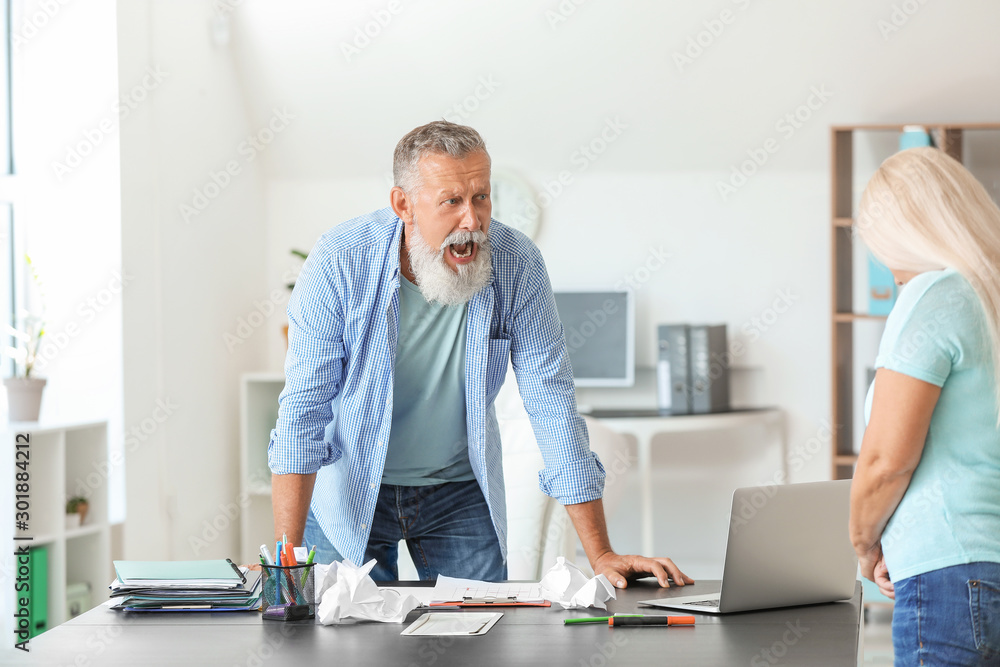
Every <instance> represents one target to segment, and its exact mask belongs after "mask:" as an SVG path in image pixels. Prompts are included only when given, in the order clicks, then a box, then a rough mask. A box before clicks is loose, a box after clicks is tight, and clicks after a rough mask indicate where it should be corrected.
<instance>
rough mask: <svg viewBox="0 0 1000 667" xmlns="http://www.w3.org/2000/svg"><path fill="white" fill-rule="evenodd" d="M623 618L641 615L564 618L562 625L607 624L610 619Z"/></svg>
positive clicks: (640, 615) (639, 615)
mask: <svg viewBox="0 0 1000 667" xmlns="http://www.w3.org/2000/svg"><path fill="white" fill-rule="evenodd" d="M625 616H629V617H632V618H640V617H642V614H615V615H614V616H584V617H583V618H566V619H563V624H564V625H575V624H577V623H607V622H608V621H610V620H611V619H612V618H623V617H625Z"/></svg>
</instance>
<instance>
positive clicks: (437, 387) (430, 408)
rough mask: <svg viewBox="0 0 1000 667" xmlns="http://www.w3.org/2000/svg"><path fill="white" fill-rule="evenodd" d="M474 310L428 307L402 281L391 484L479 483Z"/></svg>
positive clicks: (388, 469) (387, 474) (386, 471)
mask: <svg viewBox="0 0 1000 667" xmlns="http://www.w3.org/2000/svg"><path fill="white" fill-rule="evenodd" d="M466 321H467V308H466V306H465V305H464V304H463V305H461V306H444V305H441V304H439V303H434V304H432V303H428V301H427V300H426V299H424V296H423V294H421V293H420V288H418V287H417V286H416V285H414V284H413V283H411V282H410V281H409V280H407V279H406V278H404V277H403V276H402V274H401V275H400V281H399V339H398V340H399V342H398V343H397V345H396V367H395V372H394V377H393V387H392V428H391V429H390V431H389V447H388V451H387V452H386V456H385V467H384V468H383V470H382V483H383V484H398V485H400V486H427V485H430V484H441V483H444V482H467V481H470V480H473V479H475V478H476V476H475V474H473V472H472V464H471V463H469V447H468V437H467V436H466V431H465V326H466Z"/></svg>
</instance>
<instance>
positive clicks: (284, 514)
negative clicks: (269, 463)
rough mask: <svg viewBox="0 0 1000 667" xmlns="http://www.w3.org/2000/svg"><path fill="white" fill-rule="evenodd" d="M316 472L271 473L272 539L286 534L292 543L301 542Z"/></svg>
mask: <svg viewBox="0 0 1000 667" xmlns="http://www.w3.org/2000/svg"><path fill="white" fill-rule="evenodd" d="M315 484H316V473H311V474H309V475H296V474H288V475H275V474H272V475H271V505H272V506H273V508H274V539H275V541H278V540H280V539H282V535H287V536H288V540H289V541H290V542H291V543H292V544H302V533H303V531H304V530H305V527H306V514H307V513H308V511H309V501H310V500H312V492H313V485H315Z"/></svg>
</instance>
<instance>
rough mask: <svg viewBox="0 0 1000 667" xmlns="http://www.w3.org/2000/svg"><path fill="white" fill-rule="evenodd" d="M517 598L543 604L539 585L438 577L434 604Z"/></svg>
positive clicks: (433, 595) (520, 600)
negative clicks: (465, 599)
mask: <svg viewBox="0 0 1000 667" xmlns="http://www.w3.org/2000/svg"><path fill="white" fill-rule="evenodd" d="M467 597H471V598H483V597H494V598H503V597H515V598H517V601H518V602H541V601H543V600H544V599H545V598H544V597H542V589H541V588H540V587H539V585H538V584H537V583H530V582H528V583H502V584H498V583H493V582H489V581H476V580H475V579H456V578H455V577H446V576H444V575H438V578H437V582H436V583H435V584H434V589H433V593H432V600H433V601H434V602H457V601H460V600H462V599H463V598H467Z"/></svg>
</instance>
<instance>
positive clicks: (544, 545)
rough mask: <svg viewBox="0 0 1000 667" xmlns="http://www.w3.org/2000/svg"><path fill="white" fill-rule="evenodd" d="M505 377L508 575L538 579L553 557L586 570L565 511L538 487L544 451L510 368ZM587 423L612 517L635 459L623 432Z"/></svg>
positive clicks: (500, 415)
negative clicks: (578, 555) (602, 472)
mask: <svg viewBox="0 0 1000 667" xmlns="http://www.w3.org/2000/svg"><path fill="white" fill-rule="evenodd" d="M507 378H508V379H507V382H506V383H505V384H504V386H503V388H502V389H501V390H500V395H499V396H498V397H497V403H496V407H497V421H498V423H499V426H500V439H501V442H502V444H503V473H504V485H505V487H506V496H507V576H508V577H509V578H510V579H529V580H532V581H538V579H539V578H540V577H541V576H542V574H544V572H545V571H546V570H547V569H548V568H549V567H551V566H552V565H553V564H555V562H556V557H557V556H564V557H565V558H566V559H567V560H569V561H570V562H576V563H577V565H579V566H580V567H581V569H583V570H584V571H587V572H589V570H590V568H589V564H588V563H587V562H586V559H585V558H581V559H580V562H578V559H577V545H578V544H579V542H578V540H577V537H576V531H575V530H574V529H573V525H572V522H571V521H570V518H569V515H568V514H567V512H566V509H565V508H564V507H563V506H562V505H560V504H559V502H558V501H556V500H555V499H554V498H550V497H549V496H547V495H545V494H544V493H542V492H541V490H540V489H539V488H538V471H539V470H541V469H542V467H543V464H542V455H541V452H539V450H538V445H537V443H536V441H535V434H534V432H533V431H532V429H531V421H530V420H529V419H528V414H527V412H526V411H525V410H524V404H523V403H522V402H521V397H520V395H519V394H518V392H517V383H516V382H515V380H514V373H513V370H511V369H508V373H507ZM585 422H586V424H587V430H588V432H589V433H590V448H591V450H592V451H593V452H594V453H596V454H597V456H598V457H599V458H600V459H601V462H602V463H603V464H604V467H605V469H606V472H607V480H606V483H605V488H604V511H605V514H606V515H608V516H610V515H612V514H613V513H614V510H615V507H616V506H617V505H618V502H619V500H620V499H621V495H622V493H623V492H624V490H625V481H624V472H625V471H626V470H627V469H628V468H629V467H630V466H631V465H633V464H634V462H635V460H636V457H635V455H634V454H632V453H631V448H630V447H629V442H628V439H627V438H626V437H625V436H622V435H620V434H618V433H616V432H614V431H612V430H611V429H609V428H608V427H607V426H605V425H604V424H602V423H600V422H599V421H596V420H594V419H591V418H589V417H586V418H585Z"/></svg>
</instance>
